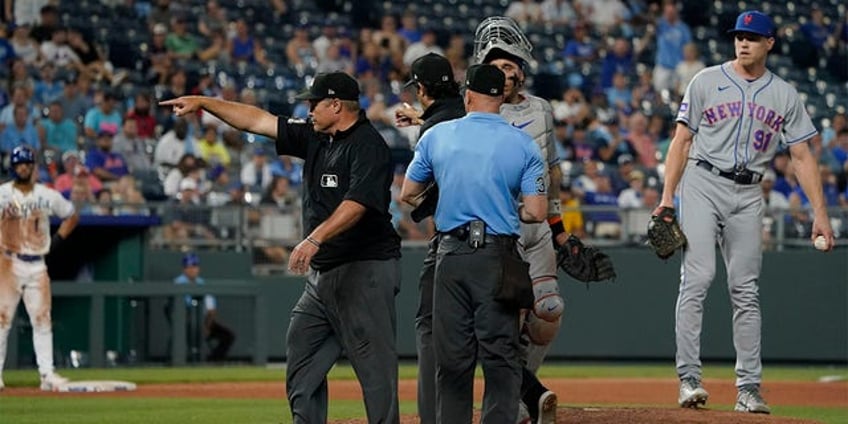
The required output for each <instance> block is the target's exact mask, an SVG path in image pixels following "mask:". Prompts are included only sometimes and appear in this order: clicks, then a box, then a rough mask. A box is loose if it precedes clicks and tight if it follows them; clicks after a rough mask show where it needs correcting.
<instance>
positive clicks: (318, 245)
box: [306, 237, 321, 248]
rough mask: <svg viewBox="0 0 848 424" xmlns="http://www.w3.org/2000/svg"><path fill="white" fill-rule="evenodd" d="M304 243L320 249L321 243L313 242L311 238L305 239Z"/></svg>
mask: <svg viewBox="0 0 848 424" xmlns="http://www.w3.org/2000/svg"><path fill="white" fill-rule="evenodd" d="M306 241H308V242H309V243H312V245H313V246H315V247H318V248H320V247H321V243H320V242H319V241H318V240H315V239H314V238H312V237H307V238H306Z"/></svg>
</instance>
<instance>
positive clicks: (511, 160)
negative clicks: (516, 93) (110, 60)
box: [406, 112, 547, 236]
mask: <svg viewBox="0 0 848 424" xmlns="http://www.w3.org/2000/svg"><path fill="white" fill-rule="evenodd" d="M545 167H546V165H545V162H544V161H543V160H542V153H541V151H540V150H539V146H537V145H536V143H535V142H533V139H532V138H531V137H530V136H529V135H527V134H526V133H525V132H524V131H522V130H520V129H518V128H515V127H513V126H512V125H510V124H509V123H508V122H507V121H506V120H504V119H503V118H502V117H501V116H500V115H497V114H492V113H479V112H472V113H469V114H468V115H467V116H465V117H464V118H460V119H456V120H453V121H447V122H442V123H440V124H437V125H435V126H434V127H433V128H431V129H430V130H429V131H427V132H426V133H425V134H424V136H423V137H421V140H420V141H419V142H418V145H417V146H416V147H415V157H414V158H413V159H412V162H411V163H410V164H409V168H408V169H407V171H406V177H407V178H409V179H410V180H412V181H415V182H418V183H427V182H430V181H432V180H435V181H436V183H437V184H438V185H439V204H438V206H437V207H436V214H435V216H434V220H435V222H436V229H437V230H438V231H442V232H445V231H450V230H453V229H454V228H457V227H459V226H462V225H465V224H467V223H468V222H470V221H473V220H478V219H479V220H482V221H484V222H485V223H486V231H487V232H488V233H490V234H500V235H516V236H517V235H519V234H520V231H519V223H518V195H519V194H523V195H544V194H546V192H547V187H546V184H545V178H544V173H545Z"/></svg>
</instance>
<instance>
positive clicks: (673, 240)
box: [648, 207, 686, 259]
mask: <svg viewBox="0 0 848 424" xmlns="http://www.w3.org/2000/svg"><path fill="white" fill-rule="evenodd" d="M648 243H649V245H650V247H651V249H653V251H654V253H656V254H657V256H659V257H660V259H668V258H669V257H671V256H672V255H674V252H675V251H677V249H681V248H684V247H686V235H685V234H683V230H681V229H680V225H679V224H678V223H677V217H676V216H675V213H674V208H669V207H662V208H660V211H659V213H657V214H655V215H653V216H651V222H649V223H648Z"/></svg>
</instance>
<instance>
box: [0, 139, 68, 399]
mask: <svg viewBox="0 0 848 424" xmlns="http://www.w3.org/2000/svg"><path fill="white" fill-rule="evenodd" d="M10 159H11V160H10V163H11V167H12V170H13V171H14V175H15V179H14V180H13V181H10V182H7V183H5V184H3V185H0V390H1V389H3V387H4V385H3V376H2V372H3V365H4V363H5V361H6V346H7V340H8V337H9V331H10V330H11V328H12V319H13V318H14V316H15V310H16V309H17V307H18V303H19V302H20V300H21V297H23V300H24V306H25V307H26V310H27V313H28V314H29V319H30V323H31V324H32V344H33V347H34V349H35V357H36V362H37V363H38V372H39V374H40V375H41V390H46V391H53V390H58V388H59V386H61V385H62V384H65V383H67V382H68V380H67V379H66V378H64V377H62V376H60V375H59V374H57V373H56V372H55V371H54V368H53V329H52V322H51V319H50V303H51V296H50V277H49V276H48V275H47V266H46V265H45V263H44V255H46V254H47V252H49V251H50V246H51V239H50V216H51V215H56V216H58V217H60V218H62V219H63V221H62V224H61V225H60V226H59V230H58V231H57V233H56V235H55V236H54V237H53V238H54V240H53V241H52V243H56V242H58V241H60V240H63V239H65V238H67V237H68V235H70V233H71V231H73V229H74V227H76V225H77V222H78V221H79V216H78V215H77V214H76V212H75V211H74V205H73V204H72V203H71V202H70V201H68V200H66V199H65V198H64V197H62V195H61V194H59V192H58V191H56V190H53V189H51V188H48V187H46V186H44V185H42V184H36V183H35V182H34V178H35V176H34V175H33V173H34V172H35V166H36V165H35V154H34V153H33V151H32V150H30V148H29V147H26V146H18V147H16V148H14V149H13V150H12V154H11V157H10Z"/></svg>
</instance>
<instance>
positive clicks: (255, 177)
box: [241, 146, 273, 193]
mask: <svg viewBox="0 0 848 424" xmlns="http://www.w3.org/2000/svg"><path fill="white" fill-rule="evenodd" d="M272 179H273V176H272V175H271V166H270V164H269V163H268V157H267V156H266V155H265V149H263V148H262V147H258V146H257V147H255V148H254V150H253V160H251V161H250V162H248V163H246V164H244V165H243V166H242V168H241V183H242V184H244V185H245V188H246V189H247V190H248V191H251V192H256V193H261V192H262V191H264V190H265V189H266V188H267V187H268V186H269V185H270V184H271V180H272Z"/></svg>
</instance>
